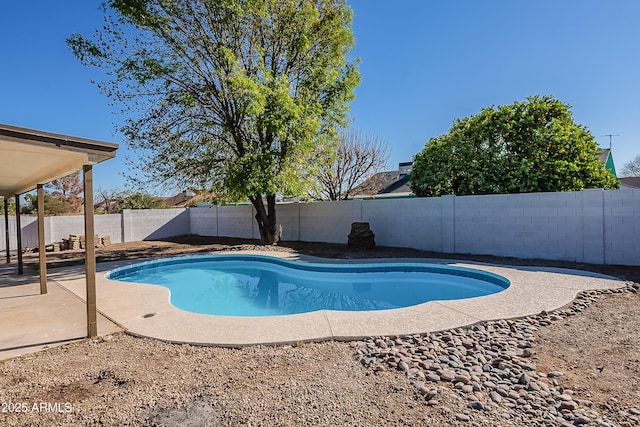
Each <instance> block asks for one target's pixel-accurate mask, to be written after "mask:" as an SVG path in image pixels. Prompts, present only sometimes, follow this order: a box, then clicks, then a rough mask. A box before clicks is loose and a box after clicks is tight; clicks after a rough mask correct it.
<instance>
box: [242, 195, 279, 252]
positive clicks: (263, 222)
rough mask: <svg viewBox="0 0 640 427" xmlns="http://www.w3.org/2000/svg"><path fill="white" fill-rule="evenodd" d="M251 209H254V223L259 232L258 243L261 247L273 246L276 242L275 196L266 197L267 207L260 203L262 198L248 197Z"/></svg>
mask: <svg viewBox="0 0 640 427" xmlns="http://www.w3.org/2000/svg"><path fill="white" fill-rule="evenodd" d="M249 200H251V203H252V204H253V207H254V208H255V209H256V217H255V218H256V222H257V223H258V230H260V241H261V242H262V244H263V245H275V244H276V243H277V242H278V238H279V236H278V233H277V230H276V196H275V194H272V195H268V196H267V206H266V209H265V205H264V203H263V201H262V196H261V195H258V196H252V197H249Z"/></svg>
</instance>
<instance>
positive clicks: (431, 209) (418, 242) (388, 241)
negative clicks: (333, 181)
mask: <svg viewBox="0 0 640 427" xmlns="http://www.w3.org/2000/svg"><path fill="white" fill-rule="evenodd" d="M360 203H361V204H362V217H361V220H362V221H365V222H368V223H369V224H370V227H371V230H373V232H374V233H375V235H376V244H378V245H380V246H396V247H412V248H415V249H421V250H427V251H438V252H441V251H442V248H443V239H444V238H445V237H446V236H447V235H448V233H447V232H448V231H449V230H447V229H446V226H447V225H443V221H442V220H443V215H442V205H443V200H442V198H439V197H438V198H412V199H386V200H385V199H380V200H362V201H360ZM343 239H344V237H343ZM343 241H344V240H343Z"/></svg>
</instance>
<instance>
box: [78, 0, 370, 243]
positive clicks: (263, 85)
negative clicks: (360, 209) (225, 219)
mask: <svg viewBox="0 0 640 427" xmlns="http://www.w3.org/2000/svg"><path fill="white" fill-rule="evenodd" d="M106 11H107V13H106V23H105V26H104V29H103V30H100V31H98V32H97V33H96V36H95V37H94V38H93V39H87V38H85V37H83V36H81V35H78V34H75V35H73V36H72V37H70V38H69V40H68V44H69V45H70V47H71V48H72V50H73V52H74V54H75V55H76V56H77V57H78V58H79V59H80V60H81V61H82V62H83V63H84V64H89V65H97V66H100V67H103V68H104V69H105V70H106V73H107V78H106V79H105V81H104V82H102V83H99V87H100V89H101V90H102V91H103V92H104V93H106V94H107V95H108V96H109V97H111V98H112V99H113V100H115V101H116V102H118V103H121V104H124V105H125V106H126V108H127V110H126V111H127V113H128V114H129V118H128V120H127V121H126V124H125V125H124V126H122V128H121V131H122V132H123V134H124V135H125V136H126V138H127V140H128V143H129V145H130V147H131V148H132V149H134V150H139V152H140V163H139V166H140V167H139V170H140V171H141V173H142V175H141V177H143V178H146V179H155V180H160V181H162V182H174V183H177V184H178V185H179V187H180V188H185V187H191V188H202V189H208V190H210V191H212V192H214V193H216V194H228V195H229V197H232V198H236V197H248V198H249V200H251V202H252V204H253V206H254V207H255V209H256V221H257V223H258V227H259V230H260V236H261V238H262V241H263V242H264V243H274V242H275V240H276V213H275V197H276V194H283V195H296V194H303V193H304V191H305V189H306V187H307V186H308V184H309V182H310V181H311V179H312V178H311V177H313V176H314V175H315V174H314V173H313V171H312V170H310V169H312V168H313V167H314V166H315V165H314V162H313V161H312V159H313V158H314V156H316V155H317V153H318V151H319V150H318V145H323V144H329V143H330V140H331V138H332V133H333V129H335V128H336V126H338V125H341V124H343V123H344V120H345V118H346V113H347V111H348V102H349V101H350V100H351V99H352V98H353V90H354V88H355V86H356V85H357V84H358V82H359V74H358V70H357V65H356V62H355V61H354V60H351V59H349V58H348V57H347V56H346V55H347V53H348V52H349V50H350V49H351V48H352V47H353V43H354V40H353V35H352V31H351V19H352V11H351V9H350V8H349V7H347V5H346V4H345V1H344V0H109V1H108V7H107V8H106ZM110 11H111V12H114V13H115V17H114V18H111V17H110V16H109V12H110ZM320 151H321V150H320ZM263 198H264V199H266V206H265V203H264V201H263Z"/></svg>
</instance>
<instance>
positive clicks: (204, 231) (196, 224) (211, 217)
mask: <svg viewBox="0 0 640 427" xmlns="http://www.w3.org/2000/svg"><path fill="white" fill-rule="evenodd" d="M189 230H190V232H191V234H197V235H198V236H219V235H220V234H218V207H217V206H212V207H209V208H189Z"/></svg>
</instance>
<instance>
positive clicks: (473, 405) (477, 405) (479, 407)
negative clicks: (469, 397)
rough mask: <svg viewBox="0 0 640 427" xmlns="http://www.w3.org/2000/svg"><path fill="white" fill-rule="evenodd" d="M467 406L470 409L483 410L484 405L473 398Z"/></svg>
mask: <svg viewBox="0 0 640 427" xmlns="http://www.w3.org/2000/svg"><path fill="white" fill-rule="evenodd" d="M467 406H468V407H469V408H471V409H475V410H478V411H482V410H484V405H483V404H482V402H480V401H479V400H474V401H473V402H469V403H468V404H467Z"/></svg>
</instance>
